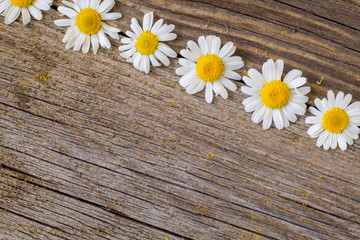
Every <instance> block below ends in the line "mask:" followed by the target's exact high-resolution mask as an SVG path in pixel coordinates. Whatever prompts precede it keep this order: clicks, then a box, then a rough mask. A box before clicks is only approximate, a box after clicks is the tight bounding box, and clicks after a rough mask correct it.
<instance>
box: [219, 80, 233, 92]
mask: <svg viewBox="0 0 360 240" xmlns="http://www.w3.org/2000/svg"><path fill="white" fill-rule="evenodd" d="M219 81H220V82H221V84H223V85H224V87H226V88H227V89H229V90H230V91H232V92H235V91H236V89H237V87H236V85H235V83H233V82H232V81H230V80H229V79H227V78H224V77H220V79H219Z"/></svg>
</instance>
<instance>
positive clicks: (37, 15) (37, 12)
mask: <svg viewBox="0 0 360 240" xmlns="http://www.w3.org/2000/svg"><path fill="white" fill-rule="evenodd" d="M28 9H29V12H30V14H31V16H33V17H34V18H35V19H36V20H41V19H42V17H43V15H42V12H41V11H40V10H39V9H38V8H37V7H34V6H32V5H30V6H29V7H28Z"/></svg>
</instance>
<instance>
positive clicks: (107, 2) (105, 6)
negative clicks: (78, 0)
mask: <svg viewBox="0 0 360 240" xmlns="http://www.w3.org/2000/svg"><path fill="white" fill-rule="evenodd" d="M114 5H115V1H114V0H104V1H103V2H102V3H101V4H100V5H99V7H98V9H97V11H98V13H99V14H100V15H101V14H105V13H107V12H109V11H110V10H111V9H112V8H113V7H114Z"/></svg>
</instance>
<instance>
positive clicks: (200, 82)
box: [176, 36, 244, 103]
mask: <svg viewBox="0 0 360 240" xmlns="http://www.w3.org/2000/svg"><path fill="white" fill-rule="evenodd" d="M187 47H188V48H187V49H183V50H181V52H180V54H181V55H182V56H184V58H180V59H179V64H180V65H181V66H182V67H180V68H178V69H176V74H177V75H180V76H182V77H181V78H180V80H179V83H180V85H181V86H182V87H183V88H184V89H186V92H187V93H188V94H195V93H197V92H200V91H201V90H203V89H204V88H205V100H206V102H208V103H211V102H212V100H213V92H214V93H215V95H218V94H220V96H221V97H223V98H224V99H226V98H227V97H228V92H227V90H226V89H225V88H227V89H229V90H230V91H233V92H234V91H236V89H237V87H236V85H235V84H234V83H233V82H232V81H230V80H229V79H235V80H241V76H240V75H239V74H238V73H236V72H234V71H233V70H237V69H240V68H242V67H243V66H244V62H243V60H242V59H241V57H235V56H232V55H233V54H234V52H235V50H236V47H235V46H234V44H233V43H232V42H228V43H226V44H225V45H224V46H223V47H222V48H221V40H220V38H219V37H216V36H206V37H205V36H201V37H199V38H198V44H196V43H195V42H194V41H188V43H187Z"/></svg>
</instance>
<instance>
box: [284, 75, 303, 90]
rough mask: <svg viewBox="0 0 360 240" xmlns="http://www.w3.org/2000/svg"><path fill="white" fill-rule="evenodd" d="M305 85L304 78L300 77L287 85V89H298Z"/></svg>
mask: <svg viewBox="0 0 360 240" xmlns="http://www.w3.org/2000/svg"><path fill="white" fill-rule="evenodd" d="M305 83H306V78H304V77H300V78H297V79H294V80H292V81H291V82H290V83H288V84H287V86H288V88H298V87H301V86H302V85H304V84H305Z"/></svg>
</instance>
